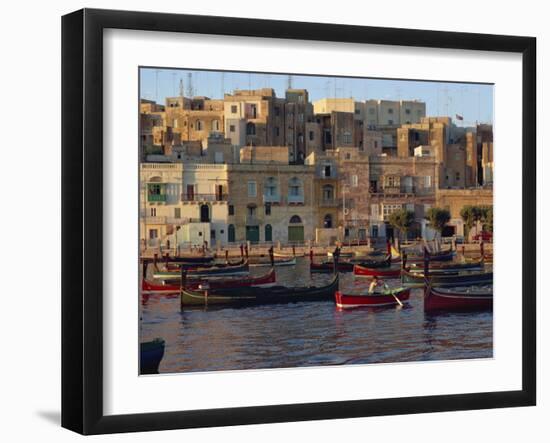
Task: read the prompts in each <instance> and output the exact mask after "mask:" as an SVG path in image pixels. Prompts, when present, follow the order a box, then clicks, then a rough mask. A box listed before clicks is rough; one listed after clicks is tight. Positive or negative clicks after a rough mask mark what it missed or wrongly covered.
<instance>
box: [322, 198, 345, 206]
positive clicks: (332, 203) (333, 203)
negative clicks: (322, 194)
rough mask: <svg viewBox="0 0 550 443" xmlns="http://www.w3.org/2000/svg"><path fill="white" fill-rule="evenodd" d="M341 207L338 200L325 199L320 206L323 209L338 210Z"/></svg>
mask: <svg viewBox="0 0 550 443" xmlns="http://www.w3.org/2000/svg"><path fill="white" fill-rule="evenodd" d="M339 205H340V201H339V200H338V199H336V198H323V199H321V201H320V202H319V206H321V207H323V208H336V207H338V206H339Z"/></svg>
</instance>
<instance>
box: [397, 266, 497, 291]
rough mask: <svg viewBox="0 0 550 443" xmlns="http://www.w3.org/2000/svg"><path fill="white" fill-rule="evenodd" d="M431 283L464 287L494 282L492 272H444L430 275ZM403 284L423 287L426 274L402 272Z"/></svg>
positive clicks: (404, 270)
mask: <svg viewBox="0 0 550 443" xmlns="http://www.w3.org/2000/svg"><path fill="white" fill-rule="evenodd" d="M427 278H428V279H429V281H430V282H431V283H432V284H434V285H437V286H464V285H479V284H487V283H491V282H492V281H493V273H492V272H484V271H469V270H456V271H451V270H447V271H443V272H440V273H435V272H434V273H431V272H430V274H428V277H427ZM401 282H402V283H403V284H404V285H407V286H409V287H422V286H424V284H425V273H424V272H410V271H408V270H406V269H403V270H402V271H401Z"/></svg>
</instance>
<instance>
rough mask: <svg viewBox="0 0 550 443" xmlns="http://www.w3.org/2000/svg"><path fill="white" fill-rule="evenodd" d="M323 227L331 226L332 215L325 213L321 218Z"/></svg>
mask: <svg viewBox="0 0 550 443" xmlns="http://www.w3.org/2000/svg"><path fill="white" fill-rule="evenodd" d="M323 228H332V215H331V214H327V215H325V218H324V219H323Z"/></svg>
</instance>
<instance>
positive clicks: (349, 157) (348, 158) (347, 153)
mask: <svg viewBox="0 0 550 443" xmlns="http://www.w3.org/2000/svg"><path fill="white" fill-rule="evenodd" d="M346 160H351V152H346Z"/></svg>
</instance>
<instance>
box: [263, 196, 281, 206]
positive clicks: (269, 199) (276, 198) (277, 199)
mask: <svg viewBox="0 0 550 443" xmlns="http://www.w3.org/2000/svg"><path fill="white" fill-rule="evenodd" d="M263 198H264V203H275V204H280V203H281V196H280V195H265V194H264V196H263Z"/></svg>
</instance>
